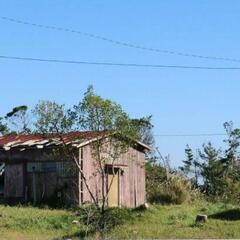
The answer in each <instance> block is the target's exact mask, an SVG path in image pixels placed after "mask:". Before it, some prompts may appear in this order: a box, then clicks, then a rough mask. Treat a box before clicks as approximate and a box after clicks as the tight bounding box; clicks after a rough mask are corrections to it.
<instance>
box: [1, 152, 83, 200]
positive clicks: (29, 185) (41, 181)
mask: <svg viewBox="0 0 240 240" xmlns="http://www.w3.org/2000/svg"><path fill="white" fill-rule="evenodd" d="M51 156H53V153H52V150H51V149H28V150H25V151H19V150H11V151H7V152H3V151H1V152H0V161H2V162H5V184H4V197H6V198H22V199H24V200H27V201H29V200H33V199H34V189H33V183H34V181H35V186H36V198H37V199H36V200H37V201H44V200H47V199H49V198H52V197H53V198H54V197H56V195H57V191H59V192H60V191H61V193H62V194H61V196H60V197H61V198H62V200H63V201H64V202H66V204H71V203H79V198H78V196H79V194H78V190H79V188H78V186H79V182H78V178H77V176H76V177H59V176H58V175H57V174H56V172H34V173H33V172H27V170H26V165H27V162H44V161H50V160H52V161H57V160H58V161H62V159H53V158H52V157H51ZM21 169H23V171H21ZM33 176H34V177H33ZM33 178H35V180H33Z"/></svg>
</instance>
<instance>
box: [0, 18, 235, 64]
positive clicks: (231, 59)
mask: <svg viewBox="0 0 240 240" xmlns="http://www.w3.org/2000/svg"><path fill="white" fill-rule="evenodd" d="M0 19H2V20H4V21H8V22H14V23H18V24H24V25H29V26H32V27H37V28H45V29H48V30H54V31H62V32H69V33H75V34H80V35H82V36H85V37H89V38H94V39H98V40H101V41H105V42H109V43H112V44H115V45H119V46H123V47H128V48H135V49H139V50H143V51H150V52H157V53H164V54H170V55H177V56H182V57H191V58H201V59H209V60H221V61H227V62H240V59H238V58H228V57H215V56H204V55H197V54H191V53H185V52H177V51H172V50H166V49H159V48H152V47H146V46H142V45H136V44H132V43H129V42H124V41H118V40H114V39H111V38H106V37H103V36H100V35H96V34H92V33H88V32H82V31H78V30H74V29H70V28H64V27H56V26H51V25H43V24H37V23H32V22H26V21H22V20H18V19H15V18H9V17H4V16H0Z"/></svg>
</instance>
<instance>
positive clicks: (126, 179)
mask: <svg viewBox="0 0 240 240" xmlns="http://www.w3.org/2000/svg"><path fill="white" fill-rule="evenodd" d="M82 151H83V171H84V175H85V177H86V179H87V182H88V184H89V187H90V189H91V192H92V193H94V195H95V197H96V198H101V191H102V189H101V185H102V184H101V182H102V180H101V177H100V175H99V174H98V173H97V172H96V169H97V168H99V166H98V165H97V164H98V163H97V162H96V161H95V160H94V158H93V156H92V151H91V146H90V145H87V146H84V147H83V148H82ZM114 164H116V165H118V166H119V168H120V169H121V171H120V172H121V173H122V174H119V206H121V207H137V206H139V205H141V204H143V203H144V202H145V154H144V152H143V150H140V149H135V148H129V150H128V152H126V153H124V154H122V155H121V156H120V157H119V159H118V160H117V161H116V162H114ZM106 184H107V183H106ZM88 201H91V196H90V194H89V193H88V190H87V188H86V186H85V185H84V184H83V199H82V202H88Z"/></svg>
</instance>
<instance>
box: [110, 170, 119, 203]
mask: <svg viewBox="0 0 240 240" xmlns="http://www.w3.org/2000/svg"><path fill="white" fill-rule="evenodd" d="M110 185H111V186H110ZM108 189H109V193H108V206H109V207H118V193H119V189H118V173H116V175H112V174H108Z"/></svg>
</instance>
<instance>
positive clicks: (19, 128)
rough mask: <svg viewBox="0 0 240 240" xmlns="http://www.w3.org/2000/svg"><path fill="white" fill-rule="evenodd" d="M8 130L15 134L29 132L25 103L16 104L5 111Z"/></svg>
mask: <svg viewBox="0 0 240 240" xmlns="http://www.w3.org/2000/svg"><path fill="white" fill-rule="evenodd" d="M5 119H6V121H7V123H8V124H7V125H8V126H9V128H10V132H12V133H17V134H26V133H30V132H31V129H30V119H29V114H28V107H27V106H25V105H22V106H18V107H15V108H13V109H12V111H11V112H9V113H7V115H6V117H5Z"/></svg>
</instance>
